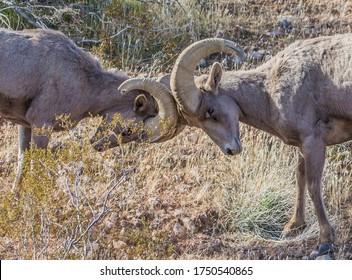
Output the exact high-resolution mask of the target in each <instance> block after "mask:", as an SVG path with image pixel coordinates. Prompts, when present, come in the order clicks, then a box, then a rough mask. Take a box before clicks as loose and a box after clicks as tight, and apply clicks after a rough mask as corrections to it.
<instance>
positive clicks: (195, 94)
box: [170, 39, 244, 155]
mask: <svg viewBox="0 0 352 280" xmlns="http://www.w3.org/2000/svg"><path fill="white" fill-rule="evenodd" d="M215 52H227V53H235V54H236V56H237V58H238V59H239V60H242V59H243V58H244V53H243V50H242V49H241V48H240V47H239V46H238V45H237V44H235V43H234V42H231V41H228V40H223V39H205V40H202V41H199V42H196V43H194V44H192V45H190V46H189V47H188V48H186V49H185V50H184V51H183V52H182V53H181V54H180V56H179V57H178V59H177V61H176V63H175V67H174V68H173V70H172V73H171V81H170V85H171V89H172V93H173V95H174V96H175V99H176V101H177V103H178V105H179V107H180V108H181V112H182V114H183V116H184V117H185V118H186V119H187V121H188V123H189V124H190V125H192V126H196V127H199V128H201V129H203V130H204V131H205V132H206V133H207V134H208V135H209V137H210V138H211V139H212V140H213V141H214V142H215V143H216V144H217V145H218V146H219V147H220V148H221V150H222V151H223V152H224V153H225V154H227V155H235V154H238V153H240V152H241V150H242V147H241V142H240V137H239V117H240V114H241V110H240V108H239V106H238V105H237V104H236V102H235V101H234V100H233V99H232V98H230V97H229V96H228V95H227V94H226V90H224V89H223V88H221V77H222V69H221V65H220V64H219V63H215V64H214V65H213V67H212V69H211V72H210V75H209V76H208V77H207V76H201V77H199V78H197V79H196V80H195V79H194V74H193V73H194V71H195V68H196V66H197V64H198V62H199V61H200V59H201V58H203V57H206V56H208V55H210V54H212V53H215Z"/></svg>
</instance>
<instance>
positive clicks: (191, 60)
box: [170, 38, 244, 116]
mask: <svg viewBox="0 0 352 280" xmlns="http://www.w3.org/2000/svg"><path fill="white" fill-rule="evenodd" d="M216 52H225V53H230V54H235V56H236V57H238V58H239V60H240V61H242V60H243V59H244V52H243V50H242V48H241V47H240V46H239V45H237V44H236V43H235V42H232V41H229V40H225V39H220V38H210V39H204V40H201V41H198V42H196V43H193V44H192V45H190V46H188V47H187V48H186V49H185V50H184V51H183V52H182V53H181V54H180V55H179V57H178V58H177V60H176V62H175V66H174V68H173V70H172V72H171V78H170V80H171V81H170V86H171V90H172V93H173V95H174V96H175V99H176V101H177V103H179V105H180V107H181V109H182V110H183V111H185V112H186V113H187V114H189V115H191V116H196V115H197V113H198V112H197V111H198V106H199V104H200V101H201V98H202V96H201V94H200V92H199V91H198V88H197V87H196V85H195V83H194V71H195V69H196V66H197V64H198V63H199V61H200V60H201V59H202V58H204V57H207V56H208V55H210V54H212V53H216Z"/></svg>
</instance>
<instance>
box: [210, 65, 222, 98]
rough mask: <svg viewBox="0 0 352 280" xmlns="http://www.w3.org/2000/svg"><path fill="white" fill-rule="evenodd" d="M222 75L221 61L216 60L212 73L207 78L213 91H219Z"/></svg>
mask: <svg viewBox="0 0 352 280" xmlns="http://www.w3.org/2000/svg"><path fill="white" fill-rule="evenodd" d="M221 76H222V68H221V65H220V63H218V62H215V63H214V64H213V66H212V67H211V70H210V75H209V78H208V80H207V87H208V88H210V89H211V91H212V92H214V93H217V92H218V86H219V84H220V80H221Z"/></svg>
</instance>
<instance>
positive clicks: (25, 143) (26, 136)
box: [12, 125, 32, 193]
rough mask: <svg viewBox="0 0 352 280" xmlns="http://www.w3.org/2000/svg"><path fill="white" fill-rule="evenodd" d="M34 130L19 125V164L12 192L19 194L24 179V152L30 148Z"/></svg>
mask: <svg viewBox="0 0 352 280" xmlns="http://www.w3.org/2000/svg"><path fill="white" fill-rule="evenodd" d="M31 135H32V130H31V128H30V127H25V126H22V125H18V163H17V172H16V178H15V182H14V183H13V186H12V192H14V193H18V191H19V190H18V187H19V186H20V184H21V181H22V178H23V164H24V152H25V150H27V149H29V148H30V142H31Z"/></svg>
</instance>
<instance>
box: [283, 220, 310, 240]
mask: <svg viewBox="0 0 352 280" xmlns="http://www.w3.org/2000/svg"><path fill="white" fill-rule="evenodd" d="M305 227H306V224H305V223H304V224H300V225H296V224H295V223H293V222H289V223H288V224H287V225H286V226H285V227H284V229H283V231H282V233H281V239H286V238H289V237H294V236H297V235H299V234H301V233H302V231H303V230H304V229H305Z"/></svg>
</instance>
